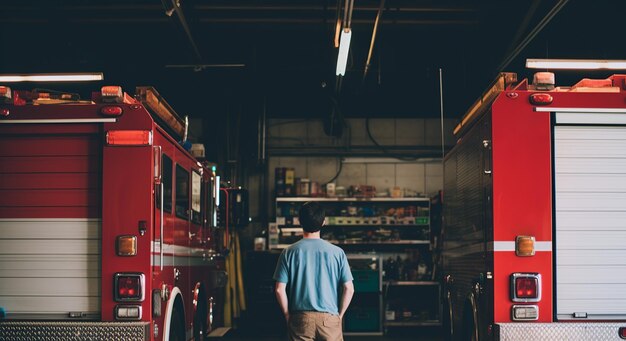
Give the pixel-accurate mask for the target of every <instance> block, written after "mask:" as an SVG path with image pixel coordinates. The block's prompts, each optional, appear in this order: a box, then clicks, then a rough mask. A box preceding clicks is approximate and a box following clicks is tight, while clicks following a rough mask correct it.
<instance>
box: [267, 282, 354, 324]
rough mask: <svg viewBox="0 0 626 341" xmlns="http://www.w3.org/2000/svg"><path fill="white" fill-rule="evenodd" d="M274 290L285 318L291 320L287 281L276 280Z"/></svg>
mask: <svg viewBox="0 0 626 341" xmlns="http://www.w3.org/2000/svg"><path fill="white" fill-rule="evenodd" d="M274 292H275V293H276V299H278V305H279V306H280V310H281V311H282V312H283V315H285V320H286V321H287V322H289V301H288V300H287V283H283V282H276V287H275V289H274ZM350 297H352V296H350Z"/></svg>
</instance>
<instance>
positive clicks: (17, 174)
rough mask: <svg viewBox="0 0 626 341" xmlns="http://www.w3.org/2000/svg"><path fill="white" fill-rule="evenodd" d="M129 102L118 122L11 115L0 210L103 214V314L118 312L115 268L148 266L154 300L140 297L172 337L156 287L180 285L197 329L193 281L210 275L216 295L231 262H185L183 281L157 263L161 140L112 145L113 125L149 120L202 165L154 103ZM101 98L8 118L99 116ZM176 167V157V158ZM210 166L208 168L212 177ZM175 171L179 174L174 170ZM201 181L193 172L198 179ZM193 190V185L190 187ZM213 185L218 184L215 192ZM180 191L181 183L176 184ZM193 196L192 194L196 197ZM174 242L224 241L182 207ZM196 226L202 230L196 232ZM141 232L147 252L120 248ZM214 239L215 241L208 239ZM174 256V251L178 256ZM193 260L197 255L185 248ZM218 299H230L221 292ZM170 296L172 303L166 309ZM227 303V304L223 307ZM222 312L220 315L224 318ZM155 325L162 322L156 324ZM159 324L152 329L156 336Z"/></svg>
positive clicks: (4, 130) (169, 147)
mask: <svg viewBox="0 0 626 341" xmlns="http://www.w3.org/2000/svg"><path fill="white" fill-rule="evenodd" d="M122 106H124V107H125V109H124V114H123V115H122V116H121V117H120V118H119V120H118V122H115V123H105V124H102V123H88V124H83V123H81V124H59V123H56V124H15V125H10V124H2V125H0V160H1V161H0V190H2V192H3V194H4V195H3V196H0V218H102V244H101V250H102V264H101V267H102V281H101V314H102V320H103V321H113V320H114V318H113V313H114V309H115V306H116V305H117V304H119V302H115V301H114V299H113V294H114V293H113V275H114V274H115V273H116V272H139V273H144V274H145V275H146V287H145V291H146V299H145V300H144V302H142V303H140V304H141V306H142V308H143V318H142V320H143V321H153V320H154V321H156V323H157V324H158V326H159V331H160V335H159V338H158V339H161V338H162V337H163V334H162V333H163V331H164V321H165V318H167V317H166V316H161V317H159V318H153V317H152V306H151V301H152V299H151V295H152V290H153V289H157V288H158V289H160V288H161V285H162V284H163V283H165V284H167V285H168V286H169V287H170V289H171V288H173V287H174V286H178V287H179V288H180V290H181V292H182V295H183V300H184V306H185V310H186V315H187V316H186V322H187V328H191V327H192V325H191V323H192V321H193V313H194V305H193V302H192V299H193V295H192V289H193V288H194V287H195V285H196V283H204V285H205V287H206V288H205V289H206V290H207V296H209V297H210V296H215V293H214V289H212V288H209V287H208V284H209V276H210V270H218V269H223V262H222V263H217V265H215V264H214V265H213V267H209V266H208V265H207V266H204V267H189V266H185V265H181V266H176V267H177V268H178V269H179V270H180V271H181V280H180V281H178V282H175V281H174V271H173V268H174V267H172V266H166V267H164V269H163V271H161V269H160V267H159V266H155V267H152V265H151V264H152V262H151V261H152V259H156V258H158V256H157V257H155V256H153V255H152V252H151V245H152V242H153V241H155V240H157V239H158V238H160V237H161V236H160V231H159V223H160V221H159V220H160V217H159V211H158V209H156V208H155V201H154V186H155V184H154V174H153V171H154V168H153V165H154V160H153V157H154V155H153V151H152V146H141V147H138V146H106V145H104V135H105V134H106V131H108V130H129V129H145V130H150V131H152V132H153V136H154V145H160V146H162V147H163V151H164V153H166V154H167V155H168V156H170V158H172V160H173V161H174V165H176V164H180V165H181V166H183V167H184V168H185V169H186V170H187V171H189V172H190V174H191V172H192V170H196V171H199V169H200V167H199V166H198V164H197V162H196V160H195V159H193V158H192V157H191V156H190V155H189V153H187V152H186V151H184V150H183V149H182V148H181V147H180V146H179V145H178V143H177V142H176V141H175V140H174V139H173V138H171V137H169V136H167V135H166V134H164V133H163V130H161V129H160V128H158V127H157V126H156V125H155V124H154V122H153V121H152V119H151V118H150V116H149V114H148V112H147V111H146V110H145V109H143V108H140V109H130V108H128V105H122ZM100 107H101V105H50V106H20V107H11V115H10V116H9V117H6V118H2V120H5V121H11V120H16V119H54V118H59V119H73V118H89V119H98V118H102V117H103V116H102V115H101V114H100V113H99V108H100ZM174 168H175V166H174ZM209 173H210V171H209V170H208V169H204V174H203V178H204V180H205V181H208V179H209ZM174 179H175V177H174ZM190 182H191V179H190ZM189 193H191V190H189ZM205 193H206V194H210V191H206V192H205ZM172 195H173V196H174V195H175V190H174V191H172ZM189 202H191V197H189ZM164 218H165V219H164V220H165V235H164V236H163V237H164V238H163V239H164V241H165V242H166V243H170V244H173V243H175V244H176V245H178V246H187V247H188V246H193V247H195V248H205V249H206V250H209V249H211V250H215V249H216V245H214V238H212V236H211V235H210V233H211V232H210V231H211V230H210V229H209V228H203V227H202V226H200V225H196V224H191V223H189V222H186V221H184V220H182V219H180V218H177V217H175V215H174V214H173V213H165V215H164ZM139 221H145V222H146V223H147V226H146V227H147V229H146V233H145V235H143V236H141V235H140V234H139V229H138V226H139ZM190 232H192V233H195V234H193V235H190ZM123 234H124V235H125V234H130V235H136V236H137V250H138V253H137V255H136V256H133V257H119V256H117V255H116V250H115V243H116V238H117V236H118V235H123ZM207 240H210V241H211V242H208V243H206V242H205V241H207ZM165 257H170V258H172V255H166V256H165ZM176 258H177V259H181V260H182V259H189V255H177V256H176ZM216 302H223V299H222V298H221V297H216ZM166 305H167V302H162V313H163V314H165V306H166ZM218 309H219V311H221V309H220V308H218ZM216 318H217V319H220V316H217V317H216ZM150 330H152V327H151V328H150ZM151 334H152V333H150V335H151Z"/></svg>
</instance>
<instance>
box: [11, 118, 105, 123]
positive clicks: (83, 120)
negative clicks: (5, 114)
mask: <svg viewBox="0 0 626 341" xmlns="http://www.w3.org/2000/svg"><path fill="white" fill-rule="evenodd" d="M107 122H116V119H115V118H59V119H34V120H6V121H4V120H0V124H1V123H6V124H9V123H32V124H38V123H107Z"/></svg>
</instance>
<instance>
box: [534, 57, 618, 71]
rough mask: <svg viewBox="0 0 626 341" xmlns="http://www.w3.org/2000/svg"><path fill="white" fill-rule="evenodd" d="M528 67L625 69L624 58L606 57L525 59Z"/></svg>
mask: <svg viewBox="0 0 626 341" xmlns="http://www.w3.org/2000/svg"><path fill="white" fill-rule="evenodd" d="M526 67H527V68H529V69H564V70H568V69H570V70H573V69H577V70H598V69H603V70H626V60H606V59H526Z"/></svg>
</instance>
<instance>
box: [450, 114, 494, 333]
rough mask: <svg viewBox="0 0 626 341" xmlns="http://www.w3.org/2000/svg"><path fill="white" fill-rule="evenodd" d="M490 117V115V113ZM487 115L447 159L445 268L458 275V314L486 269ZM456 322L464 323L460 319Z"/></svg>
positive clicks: (455, 298)
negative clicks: (485, 180) (474, 284)
mask: <svg viewBox="0 0 626 341" xmlns="http://www.w3.org/2000/svg"><path fill="white" fill-rule="evenodd" d="M488 117H490V115H488ZM485 120H487V119H486V118H483V119H482V120H481V121H480V122H477V123H476V125H475V126H474V127H473V128H471V130H470V131H468V133H467V134H466V135H465V136H464V137H463V139H462V141H461V142H460V143H459V144H457V146H455V148H454V149H453V150H452V151H451V152H450V153H449V155H448V156H447V157H446V160H445V166H444V198H445V200H444V221H445V236H444V244H445V245H444V250H445V251H444V254H443V268H444V272H445V273H446V274H451V275H452V276H453V278H454V288H452V291H453V293H452V294H453V304H452V306H453V309H454V310H455V311H454V316H455V317H456V318H460V317H461V316H463V311H462V309H463V308H464V303H465V300H466V299H467V294H468V293H469V292H470V291H471V287H472V284H473V282H474V281H476V280H477V279H478V276H479V273H481V272H485V271H486V268H487V265H486V263H485V253H486V249H485V248H486V247H485V229H486V228H487V226H486V220H485V219H486V218H485V201H484V200H485V198H484V196H483V195H484V187H483V186H484V184H483V178H482V177H483V168H482V167H483V165H484V163H483V149H484V147H483V142H482V141H483V139H484V138H485V137H486V136H485V135H484V134H485V132H484V131H483V130H482V129H484V126H483V125H484V124H485ZM455 323H460V321H456V322H455Z"/></svg>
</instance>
